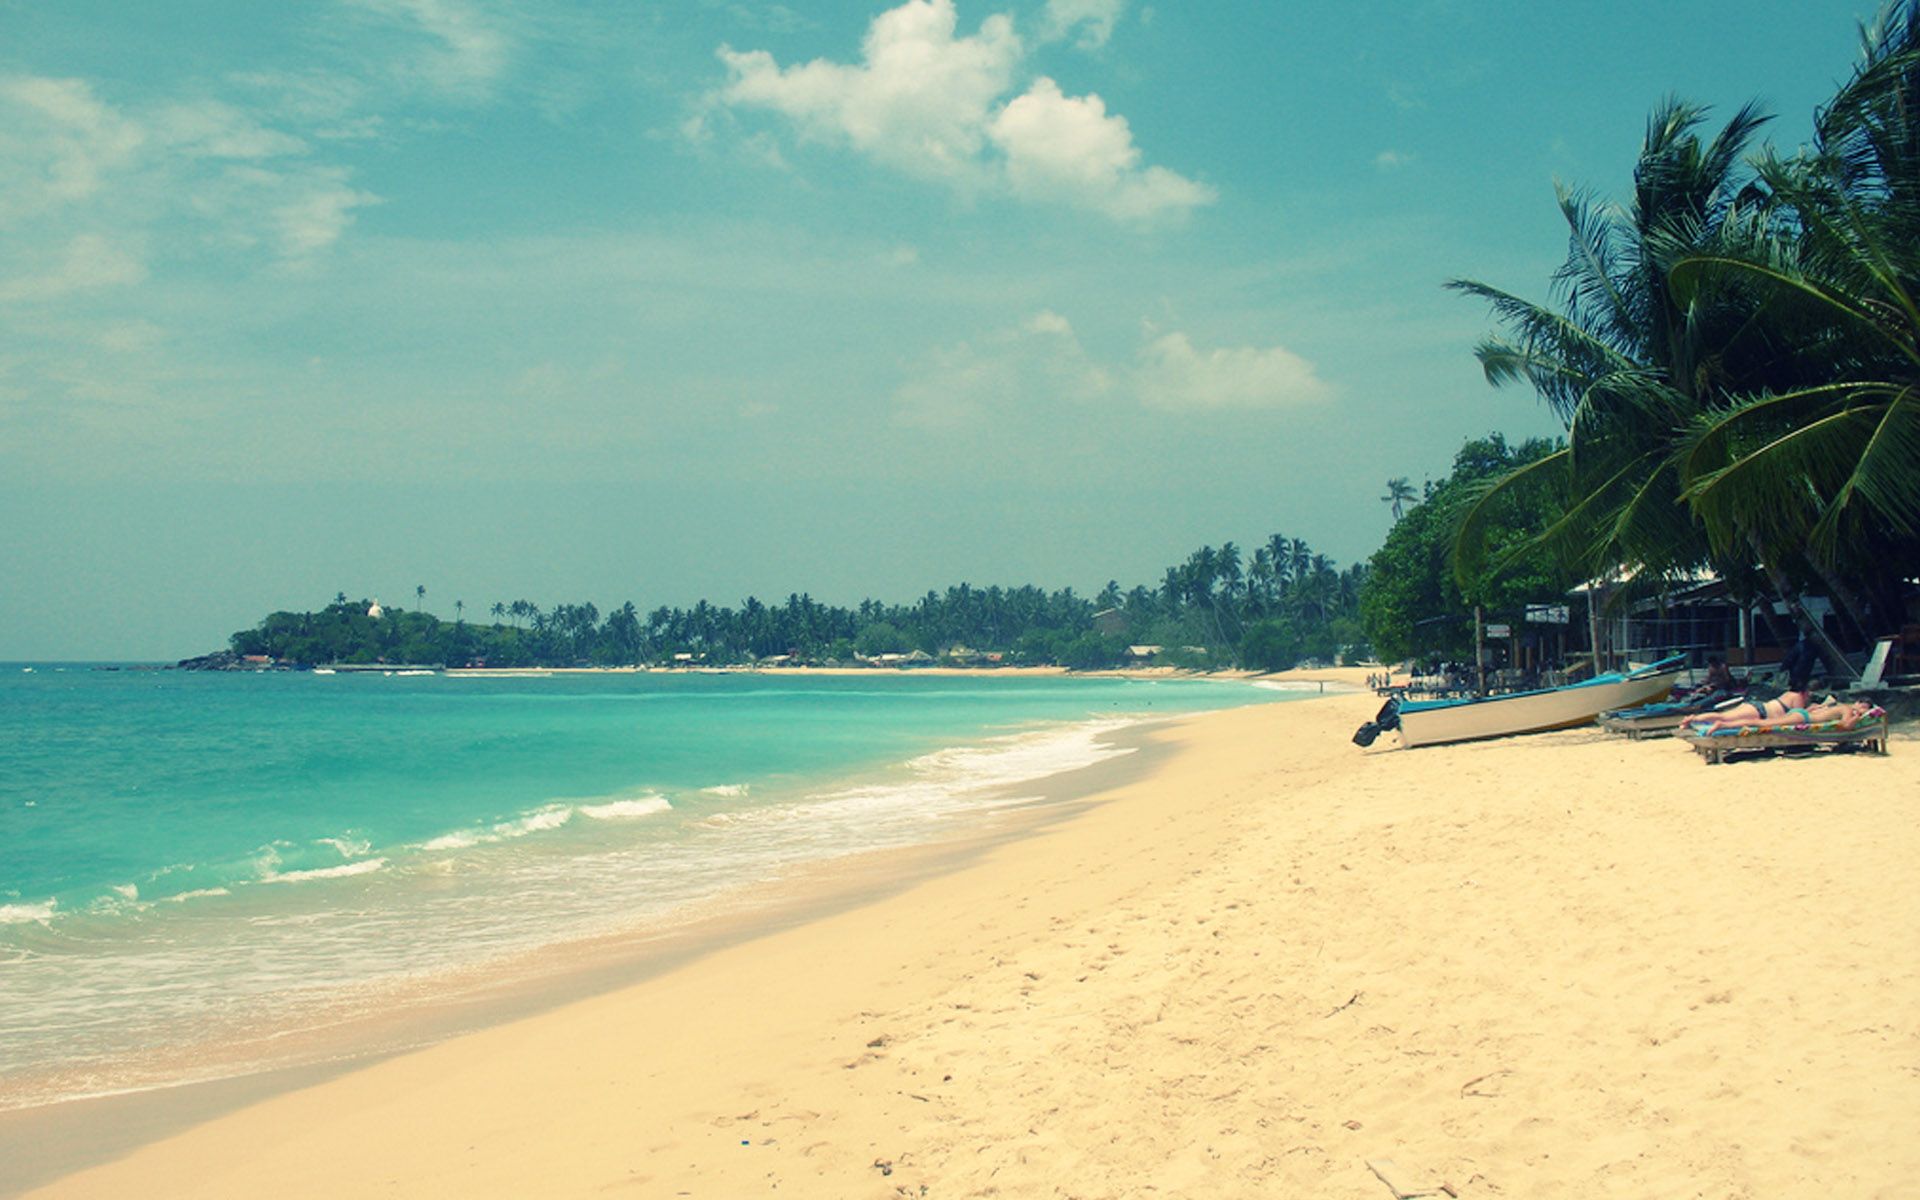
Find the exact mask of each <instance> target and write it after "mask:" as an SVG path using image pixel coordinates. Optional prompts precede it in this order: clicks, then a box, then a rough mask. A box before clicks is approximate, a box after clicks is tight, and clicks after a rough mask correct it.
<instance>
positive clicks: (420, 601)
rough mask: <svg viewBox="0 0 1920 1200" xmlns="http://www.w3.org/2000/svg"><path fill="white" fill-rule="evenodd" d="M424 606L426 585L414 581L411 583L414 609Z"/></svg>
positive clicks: (420, 608) (417, 610)
mask: <svg viewBox="0 0 1920 1200" xmlns="http://www.w3.org/2000/svg"><path fill="white" fill-rule="evenodd" d="M426 606H427V585H426V584H424V583H416V584H414V585H413V607H414V611H415V612H419V611H421V610H422V609H424V608H426Z"/></svg>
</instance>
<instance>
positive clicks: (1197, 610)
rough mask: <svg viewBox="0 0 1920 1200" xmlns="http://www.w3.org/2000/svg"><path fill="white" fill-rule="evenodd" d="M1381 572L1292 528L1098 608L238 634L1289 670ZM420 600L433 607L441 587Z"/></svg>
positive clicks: (491, 653) (938, 606) (552, 661)
mask: <svg viewBox="0 0 1920 1200" xmlns="http://www.w3.org/2000/svg"><path fill="white" fill-rule="evenodd" d="M1365 576H1366V568H1365V567H1364V566H1355V567H1351V568H1348V569H1347V570H1346V571H1344V572H1343V571H1340V570H1338V569H1337V568H1336V566H1335V564H1334V563H1333V562H1332V560H1330V559H1328V558H1327V557H1325V556H1324V555H1320V554H1315V553H1314V552H1313V550H1312V548H1311V547H1310V546H1308V545H1307V543H1306V542H1304V541H1301V540H1299V539H1298V538H1285V537H1281V536H1279V535H1277V534H1276V535H1274V536H1273V537H1271V538H1269V539H1268V540H1267V542H1266V544H1264V545H1262V546H1260V547H1258V548H1257V549H1255V551H1254V552H1253V555H1252V557H1251V559H1246V558H1243V556H1242V554H1241V552H1240V550H1239V548H1238V547H1236V546H1235V545H1234V544H1233V543H1231V542H1229V543H1227V544H1225V545H1223V546H1221V547H1219V548H1218V549H1216V548H1214V547H1212V546H1204V547H1202V548H1200V549H1199V550H1196V551H1195V552H1194V553H1193V554H1192V555H1190V556H1189V557H1188V559H1187V561H1186V562H1184V563H1182V564H1180V565H1179V566H1177V567H1169V568H1168V569H1167V571H1166V573H1165V575H1164V576H1163V578H1162V580H1161V583H1160V586H1159V587H1158V588H1148V587H1146V586H1144V585H1142V586H1138V587H1135V588H1133V589H1132V590H1131V591H1126V592H1122V591H1121V589H1120V585H1119V584H1118V583H1109V584H1107V586H1106V587H1105V589H1103V590H1102V591H1101V592H1100V594H1099V595H1098V596H1096V597H1093V598H1091V599H1089V598H1086V597H1083V596H1079V595H1076V594H1075V593H1074V591H1073V589H1071V588H1067V589H1063V590H1060V591H1055V592H1048V591H1045V590H1043V589H1041V588H1038V587H1034V586H1026V587H1017V588H1001V587H989V588H975V587H972V586H970V585H968V584H965V583H962V584H958V585H955V586H953V587H950V588H948V589H947V590H946V591H945V592H944V593H942V592H931V591H930V592H928V593H927V594H926V595H925V596H923V597H921V598H920V599H919V600H918V601H916V602H914V603H913V604H909V605H898V604H882V603H880V602H878V601H874V600H863V601H862V602H861V603H860V604H859V605H858V606H856V607H854V608H840V607H834V606H830V605H825V604H821V603H820V602H819V601H817V600H815V599H813V598H812V597H811V596H805V595H790V596H788V597H787V599H786V601H785V603H783V604H778V605H769V604H766V603H763V602H762V601H760V600H759V599H758V598H756V597H752V596H749V597H748V598H747V599H746V600H745V601H743V602H742V603H741V604H740V606H739V607H737V608H727V607H720V606H716V605H713V604H710V603H708V602H707V601H705V600H702V601H700V602H699V603H698V604H695V605H694V606H693V607H692V608H686V609H682V608H657V609H655V610H653V611H652V612H650V613H647V614H646V615H645V616H642V615H641V613H640V611H639V610H638V609H636V608H635V607H634V606H633V604H632V603H628V604H625V605H623V606H621V607H620V608H618V609H616V610H614V611H613V612H611V613H607V614H606V615H605V616H604V617H603V616H602V615H601V613H600V612H599V610H598V609H596V608H595V607H594V606H593V605H592V604H560V605H556V606H555V607H553V608H552V609H547V610H543V609H541V608H540V607H539V606H538V605H536V604H533V603H531V602H529V601H526V600H515V601H512V602H511V603H508V602H496V603H495V604H494V605H493V606H492V608H491V610H490V611H491V612H492V614H493V617H494V622H493V623H492V624H489V625H472V624H469V623H467V622H466V621H465V620H463V619H456V620H455V621H453V622H451V623H448V622H445V621H442V620H440V619H439V618H438V617H435V616H433V615H431V614H429V613H425V612H417V611H416V612H404V611H401V610H399V609H394V608H387V609H383V610H381V612H380V614H379V615H378V616H373V615H369V610H370V609H371V608H372V607H373V606H372V605H370V604H369V603H368V602H367V601H365V600H361V601H359V602H357V603H349V602H348V601H347V599H346V596H345V594H344V593H342V594H340V595H337V596H335V597H334V602H333V603H332V604H330V605H328V606H327V607H325V608H323V609H321V610H320V611H319V612H314V613H304V612H303V613H293V612H277V613H274V614H273V615H272V616H269V617H268V618H266V619H265V620H264V621H262V622H260V624H259V625H258V626H256V627H255V628H253V629H247V630H242V631H241V632H239V633H236V634H234V635H233V637H232V638H231V639H230V641H231V644H232V647H233V651H234V653H236V654H241V655H261V656H265V657H268V658H272V659H276V660H279V661H283V662H290V663H315V664H317V663H355V664H359V663H387V664H390V665H395V666H399V665H407V664H426V663H438V664H448V665H463V664H468V663H484V664H486V665H487V666H493V667H525V666H573V665H576V664H587V665H604V666H612V665H629V664H638V663H669V664H670V663H675V662H687V661H694V662H700V663H704V664H710V665H723V664H734V663H751V662H760V661H765V660H769V659H786V660H789V661H797V662H809V663H829V662H847V663H851V662H855V661H858V660H862V659H874V658H879V657H881V656H883V655H896V654H899V655H912V654H916V653H917V654H921V655H925V656H928V657H931V658H933V659H946V660H949V661H961V662H970V663H977V662H989V661H992V662H1003V663H1008V664H1018V665H1034V664H1058V665H1061V666H1067V667H1072V668H1075V669H1079V670H1096V669H1100V668H1106V667H1115V666H1120V665H1122V664H1124V663H1126V662H1128V661H1129V658H1128V648H1129V647H1130V646H1140V645H1148V646H1158V647H1163V648H1164V649H1163V651H1162V652H1161V653H1160V654H1158V655H1157V656H1156V657H1155V661H1158V662H1162V663H1166V664H1171V665H1179V666H1196V667H1231V666H1239V665H1246V666H1250V667H1256V668H1260V669H1267V670H1275V669H1281V668H1285V667H1290V666H1293V665H1294V664H1295V663H1297V662H1299V661H1300V660H1302V659H1304V658H1319V659H1332V658H1333V657H1334V655H1335V654H1337V653H1340V652H1341V651H1342V650H1343V649H1344V650H1347V651H1352V650H1354V649H1355V648H1356V647H1357V644H1358V643H1359V642H1360V641H1361V636H1362V635H1361V632H1360V624H1359V619H1358V611H1359V609H1358V598H1359V592H1360V587H1361V584H1362V581H1363V580H1364V579H1365ZM414 595H415V598H416V599H422V598H424V595H425V588H424V587H416V588H415V589H414ZM456 604H458V605H459V607H460V608H462V609H464V604H460V603H459V602H456ZM920 661H925V660H924V659H922V660H920Z"/></svg>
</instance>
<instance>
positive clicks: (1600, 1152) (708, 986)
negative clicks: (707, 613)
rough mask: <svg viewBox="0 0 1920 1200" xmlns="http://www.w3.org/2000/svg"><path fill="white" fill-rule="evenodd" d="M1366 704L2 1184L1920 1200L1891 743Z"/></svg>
mask: <svg viewBox="0 0 1920 1200" xmlns="http://www.w3.org/2000/svg"><path fill="white" fill-rule="evenodd" d="M1374 706H1375V705H1374V701H1373V700H1372V698H1371V697H1367V696H1343V697H1337V698H1328V699H1325V700H1319V701H1314V702H1311V703H1306V704H1293V705H1277V706H1266V707H1260V708H1255V709H1246V710H1239V711H1234V712H1228V713H1220V714H1212V715H1208V716H1205V717H1201V718H1197V719H1192V720H1189V721H1185V722H1182V723H1180V724H1178V725H1175V726H1172V727H1170V728H1169V729H1168V731H1167V732H1166V733H1165V734H1164V735H1163V737H1164V739H1165V740H1167V741H1169V742H1171V743H1173V744H1174V747H1175V751H1176V752H1175V753H1174V754H1172V755H1171V756H1170V757H1168V758H1167V759H1165V760H1164V761H1163V762H1162V763H1161V765H1160V766H1159V767H1158V768H1157V769H1155V770H1154V771H1153V772H1151V773H1150V774H1149V775H1148V777H1146V778H1142V779H1140V780H1138V781H1136V782H1133V783H1131V784H1129V785H1127V786H1126V787H1124V788H1121V789H1120V790H1118V791H1116V792H1114V793H1111V794H1109V795H1107V796H1105V797H1103V798H1102V799H1101V802H1100V803H1099V804H1098V805H1096V806H1094V807H1093V808H1091V809H1090V810H1089V811H1088V812H1086V813H1085V814H1084V815H1081V816H1079V817H1076V818H1075V819H1073V820H1071V821H1067V822H1064V823H1062V824H1059V825H1057V826H1055V827H1053V828H1051V829H1048V830H1046V831H1044V832H1042V833H1039V834H1038V835H1036V836H1033V837H1029V838H1025V839H1022V840H1018V841H1015V842H1012V843H1009V844H1007V845H1004V846H1001V847H999V848H997V849H995V850H994V851H992V852H991V853H990V854H989V855H987V856H986V857H985V858H984V859H983V860H981V861H979V862H976V863H974V864H971V865H969V866H967V867H965V868H964V869H962V870H960V871H957V872H955V873H952V874H948V875H944V876H941V877H938V878H934V879H931V880H928V881H926V882H923V883H921V884H918V885H916V886H913V887H911V888H909V889H907V890H906V891H904V892H903V893H901V894H897V895H894V896H891V897H889V898H887V899H885V900H882V901H880V902H878V903H875V904H870V905H867V906H865V907H861V908H858V909H855V910H853V911H848V912H842V913H838V914H836V915H832V916H828V917H825V918H823V919H820V920H816V921H812V922H809V923H807V924H804V925H801V926H799V927H796V928H790V929H785V930H782V931H779V932H776V933H773V934H770V935H769V936H766V937H763V938H760V939H757V940H754V941H750V942H748V943H745V944H741V945H735V946H732V947H730V948H726V949H722V950H719V951H717V952H715V953H713V954H711V955H708V956H705V957H703V958H700V959H698V960H697V961H695V962H693V963H691V964H689V965H686V966H684V967H681V968H679V969H677V970H674V971H672V972H670V973H668V974H666V975H664V976H662V977H659V978H657V979H653V980H650V981H648V982H646V983H643V984H640V985H638V986H635V987H631V988H629V989H627V990H624V991H620V992H615V993H612V994H608V995H602V996H597V997H591V998H588V999H584V1000H581V1001H578V1002H576V1003H573V1004H570V1005H567V1006H565V1007H563V1008H560V1009H558V1010H557V1011H554V1012H551V1013H547V1014H545V1015H541V1016H537V1017H533V1018H529V1019H526V1020H522V1021H518V1022H515V1023H512V1024H508V1025H503V1026H500V1027H497V1028H493V1029H489V1030H485V1031H482V1032H479V1033H476V1034H472V1035H469V1036H465V1037H461V1038H457V1039H455V1040H453V1041H450V1042H447V1043H444V1044H442V1045H439V1046H435V1047H432V1048H429V1049H427V1050H424V1051H420V1052H417V1053H413V1054H410V1055H406V1056H403V1057H400V1058H396V1059H391V1060H388V1061H385V1062H380V1063H376V1064H373V1065H371V1066H368V1067H365V1068H363V1069H359V1070H356V1071H353V1072H351V1073H349V1074H346V1075H343V1076H341V1077H338V1078H335V1079H332V1080H330V1081H327V1082H324V1083H321V1084H319V1085H317V1086H314V1087H310V1088H307V1089H305V1090H301V1091H294V1092H289V1093H286V1094H283V1095H279V1096H276V1097H273V1098H271V1099H268V1100H265V1101H263V1102H261V1103H258V1104H255V1105H253V1106H251V1107H248V1108H244V1109H241V1110H239V1111H236V1112H233V1113H230V1114H228V1115H226V1116H223V1117H220V1118H218V1119H215V1120H213V1121H211V1122H209V1123H207V1124H204V1125H201V1126H199V1127H196V1128H193V1129H190V1130H188V1131H186V1132H185V1133H182V1134H179V1135H177V1136H174V1137H170V1138H168V1139H167V1140H164V1141H161V1142H158V1143H155V1144H153V1145H150V1146H147V1147H145V1148H144V1149H141V1150H139V1151H137V1152H136V1153H134V1154H132V1155H131V1156H129V1157H126V1158H124V1159H122V1160H120V1161H118V1162H115V1163H110V1164H107V1165H105V1166H102V1167H99V1168H97V1169H94V1170H90V1171H86V1172H83V1173H80V1174H78V1175H74V1176H70V1177H68V1178H66V1179H64V1180H61V1181H59V1182H57V1183H55V1184H53V1185H52V1186H49V1187H47V1188H45V1189H44V1190H42V1191H38V1192H35V1193H32V1194H33V1195H36V1196H48V1197H54V1196H58V1197H78V1196H100V1197H108V1196H111V1197H119V1196H131V1195H140V1196H192V1197H219V1196H235V1197H238V1196H248V1197H254V1196H261V1195H272V1196H316V1197H321V1196H324V1197H339V1196H372V1195H392V1196H450V1197H451V1196H459V1197H473V1196H502V1197H526V1196H594V1195H604V1194H613V1195H631V1196H647V1197H653V1196H666V1197H672V1196H696V1197H723V1198H730V1197H738V1196H748V1195H761V1194H771V1193H773V1192H775V1191H777V1193H778V1194H779V1195H782V1196H803V1197H835V1198H838V1197H899V1196H921V1195H925V1196H929V1197H939V1198H947V1197H964V1196H1000V1197H1023V1198H1024V1197H1046V1196H1061V1197H1067V1196H1071V1197H1082V1198H1093V1197H1123V1196H1191V1197H1223V1196H1262V1197H1266V1196H1316V1197H1348V1196H1351V1197H1362V1198H1366V1200H1386V1198H1389V1197H1391V1196H1392V1195H1393V1192H1391V1191H1390V1190H1389V1189H1388V1187H1387V1185H1386V1183H1384V1182H1383V1181H1382V1179H1381V1178H1380V1177H1379V1175H1378V1174H1376V1172H1375V1170H1373V1169H1371V1168H1370V1167H1369V1162H1370V1161H1376V1162H1377V1160H1382V1159H1390V1160H1393V1163H1394V1164H1395V1166H1394V1168H1391V1169H1390V1168H1385V1167H1382V1168H1381V1169H1382V1170H1383V1171H1385V1172H1386V1174H1388V1175H1389V1176H1391V1177H1394V1178H1397V1179H1398V1180H1400V1181H1401V1182H1402V1183H1403V1185H1405V1186H1408V1187H1410V1188H1415V1189H1417V1188H1438V1187H1439V1185H1441V1184H1444V1185H1446V1186H1447V1187H1449V1188H1451V1189H1452V1191H1453V1192H1454V1193H1457V1195H1459V1196H1462V1197H1556V1196H1565V1197H1575V1196H1577V1197H1583V1198H1584V1197H1601V1196H1617V1197H1662V1196H1711V1197H1729V1196H1732V1197H1746V1196H1753V1197H1761V1196H1765V1197H1769V1198H1773V1197H1782V1196H1789V1197H1791V1196H1806V1197H1815V1196H1819V1197H1828V1196H1848V1197H1874V1196H1887V1197H1893V1196H1913V1195H1916V1194H1920V1136H1916V1133H1920V973H1917V972H1920V968H1917V967H1916V963H1920V821H1916V820H1915V819H1914V812H1913V809H1914V806H1915V802H1916V800H1920V745H1917V744H1916V742H1915V739H1914V738H1913V737H1912V736H1911V735H1910V734H1907V735H1899V734H1897V735H1896V738H1895V744H1894V753H1893V755H1892V756H1890V757H1885V758H1880V757H1870V756H1866V755H1848V756H1830V755H1822V756H1820V757H1818V758H1817V759H1809V760H1775V761H1767V762H1760V763H1748V764H1729V765H1725V766H1719V767H1708V766H1706V765H1704V764H1703V763H1701V762H1700V761H1699V760H1698V759H1697V757H1696V756H1695V755H1694V754H1692V753H1691V752H1690V751H1688V750H1686V749H1685V748H1684V747H1682V746H1680V745H1677V744H1675V743H1673V742H1670V741H1656V742H1638V743H1632V742H1626V741H1623V740H1618V739H1611V738H1608V737H1606V736H1604V735H1602V734H1599V733H1597V732H1592V731H1581V732H1573V733H1561V734H1549V735H1541V736H1536V737H1532V738H1524V739H1511V740H1505V741H1497V742H1488V743H1481V744H1475V745H1467V746H1455V747H1440V748H1432V749H1422V750H1415V751H1400V750H1397V749H1395V748H1393V745H1392V743H1393V740H1394V739H1393V738H1392V737H1391V736H1388V737H1384V738H1382V739H1381V740H1380V741H1379V742H1377V743H1376V744H1375V745H1374V747H1373V748H1372V749H1370V750H1367V751H1362V750H1359V749H1358V748H1356V747H1354V746H1352V745H1350V744H1349V743H1348V742H1347V736H1348V734H1349V733H1351V731H1352V729H1353V727H1354V726H1355V725H1357V724H1358V723H1359V722H1360V721H1361V720H1362V719H1364V718H1365V717H1366V716H1368V715H1370V714H1371V712H1372V709H1373V708H1374ZM0 1178H4V1167H0ZM1437 1194H1444V1193H1437Z"/></svg>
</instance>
